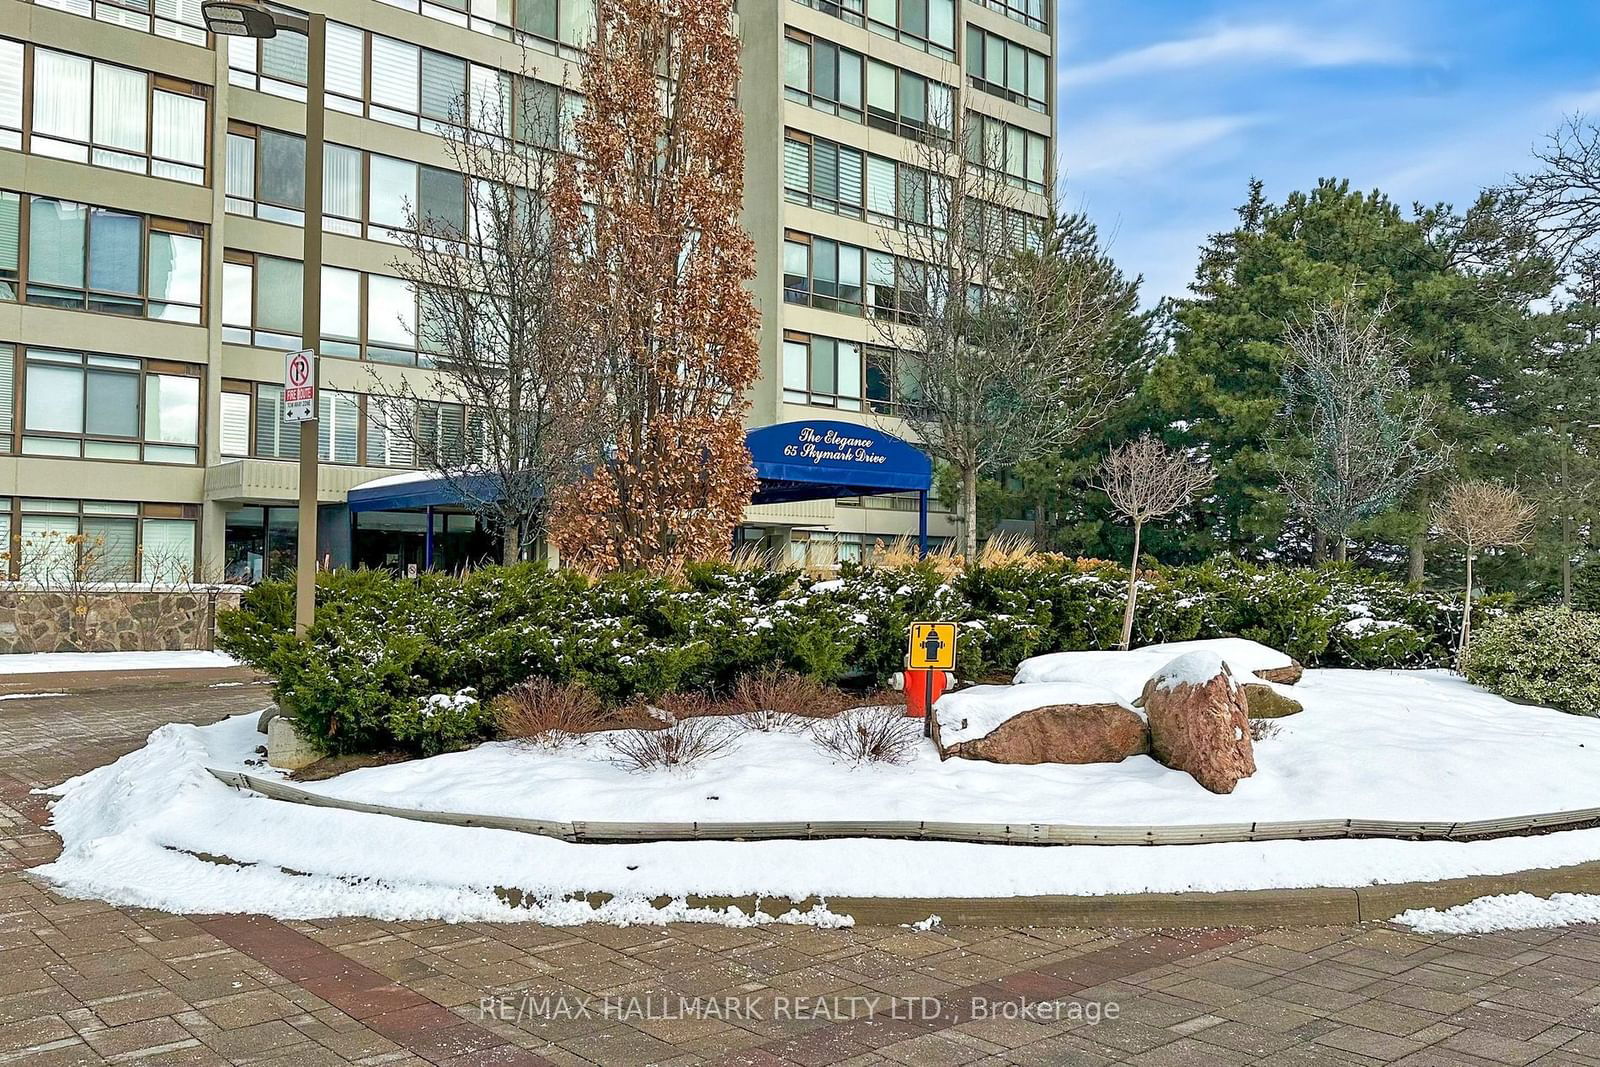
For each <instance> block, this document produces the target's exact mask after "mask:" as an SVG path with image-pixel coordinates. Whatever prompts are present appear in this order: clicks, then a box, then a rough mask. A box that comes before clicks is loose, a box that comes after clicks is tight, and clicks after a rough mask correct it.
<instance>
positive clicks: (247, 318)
mask: <svg viewBox="0 0 1600 1067" xmlns="http://www.w3.org/2000/svg"><path fill="white" fill-rule="evenodd" d="M254 298H255V268H254V267H252V266H251V265H250V264H248V263H224V264H223V265H222V322H223V325H225V326H243V327H244V328H245V329H249V328H250V327H251V326H253V325H254V324H255V316H254V315H253V314H252V313H251V308H252V307H253V306H254V305H253V302H254Z"/></svg>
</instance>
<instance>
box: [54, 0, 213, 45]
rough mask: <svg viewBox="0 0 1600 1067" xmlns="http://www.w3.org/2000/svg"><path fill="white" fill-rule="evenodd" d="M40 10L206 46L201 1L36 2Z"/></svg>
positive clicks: (114, 0) (90, 0) (110, 0)
mask: <svg viewBox="0 0 1600 1067" xmlns="http://www.w3.org/2000/svg"><path fill="white" fill-rule="evenodd" d="M33 2H34V3H36V4H38V5H39V6H40V7H51V8H55V9H57V10H58V11H66V12H68V13H70V14H73V15H82V16H83V17H85V18H92V19H94V20H95V21H97V22H105V23H110V24H111V25H114V26H122V27H125V28H127V29H130V30H139V31H140V32H142V33H153V34H155V35H156V36H157V37H167V38H171V39H172V40H175V41H184V42H186V43H188V44H192V45H199V46H200V47H202V48H204V47H205V44H206V26H205V20H204V19H203V18H201V16H200V4H199V3H198V0H162V2H161V3H158V4H156V5H155V17H154V18H152V17H151V5H150V4H149V3H148V2H146V0H33Z"/></svg>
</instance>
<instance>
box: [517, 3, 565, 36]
mask: <svg viewBox="0 0 1600 1067" xmlns="http://www.w3.org/2000/svg"><path fill="white" fill-rule="evenodd" d="M517 27H518V28H519V29H521V30H524V31H526V32H528V33H532V34H536V35H537V36H540V37H543V38H545V39H546V40H549V41H553V40H555V39H556V0H517Z"/></svg>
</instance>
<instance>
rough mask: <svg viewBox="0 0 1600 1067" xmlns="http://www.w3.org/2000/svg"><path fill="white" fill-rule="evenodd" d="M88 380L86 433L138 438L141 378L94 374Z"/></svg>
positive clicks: (90, 373)
mask: <svg viewBox="0 0 1600 1067" xmlns="http://www.w3.org/2000/svg"><path fill="white" fill-rule="evenodd" d="M87 378H88V410H87V411H86V413H85V415H84V422H85V426H84V430H85V431H86V432H87V433H92V434H98V435H102V436H105V437H138V436H139V376H138V375H137V374H118V373H116V372H114V371H103V370H91V371H89V372H88V375H87Z"/></svg>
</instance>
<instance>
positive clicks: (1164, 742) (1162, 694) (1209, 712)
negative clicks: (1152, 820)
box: [1143, 649, 1256, 793]
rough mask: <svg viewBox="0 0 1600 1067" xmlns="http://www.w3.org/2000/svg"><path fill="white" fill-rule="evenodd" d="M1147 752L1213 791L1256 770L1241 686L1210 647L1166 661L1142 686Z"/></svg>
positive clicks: (1223, 789) (1230, 786)
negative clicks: (1147, 736) (1147, 733)
mask: <svg viewBox="0 0 1600 1067" xmlns="http://www.w3.org/2000/svg"><path fill="white" fill-rule="evenodd" d="M1143 704H1144V711H1145V716H1146V717H1147V718H1148V720H1149V723H1150V747H1151V754H1152V755H1154V756H1155V758H1156V759H1157V760H1159V761H1160V762H1161V763H1164V764H1166V765H1167V766H1168V767H1171V768H1173V769H1174V770H1179V771H1186V772H1188V774H1189V775H1190V776H1191V777H1193V778H1194V780H1195V781H1197V782H1199V783H1200V784H1201V785H1202V786H1204V787H1205V788H1206V789H1209V790H1210V791H1211V792H1213V793H1231V792H1233V787H1234V786H1236V785H1238V784H1239V779H1241V778H1248V777H1250V776H1251V775H1252V774H1254V773H1255V771H1256V760H1255V752H1254V750H1253V748H1252V747H1251V744H1250V709H1249V706H1248V705H1247V704H1246V703H1245V694H1244V690H1243V687H1242V686H1240V685H1239V683H1238V682H1236V681H1235V680H1234V677H1233V672H1232V671H1231V670H1229V668H1228V665H1227V663H1225V662H1224V661H1223V659H1222V657H1221V656H1219V655H1217V654H1216V653H1215V652H1212V651H1210V650H1209V649H1205V650H1201V651H1197V652H1190V653H1188V654H1186V655H1182V656H1179V657H1178V658H1177V659H1175V660H1173V661H1172V662H1170V663H1168V664H1167V665H1166V666H1165V667H1163V668H1161V670H1160V671H1159V672H1157V673H1156V675H1155V677H1153V678H1151V679H1150V681H1149V682H1147V683H1146V684H1145V689H1144V697H1143Z"/></svg>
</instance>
